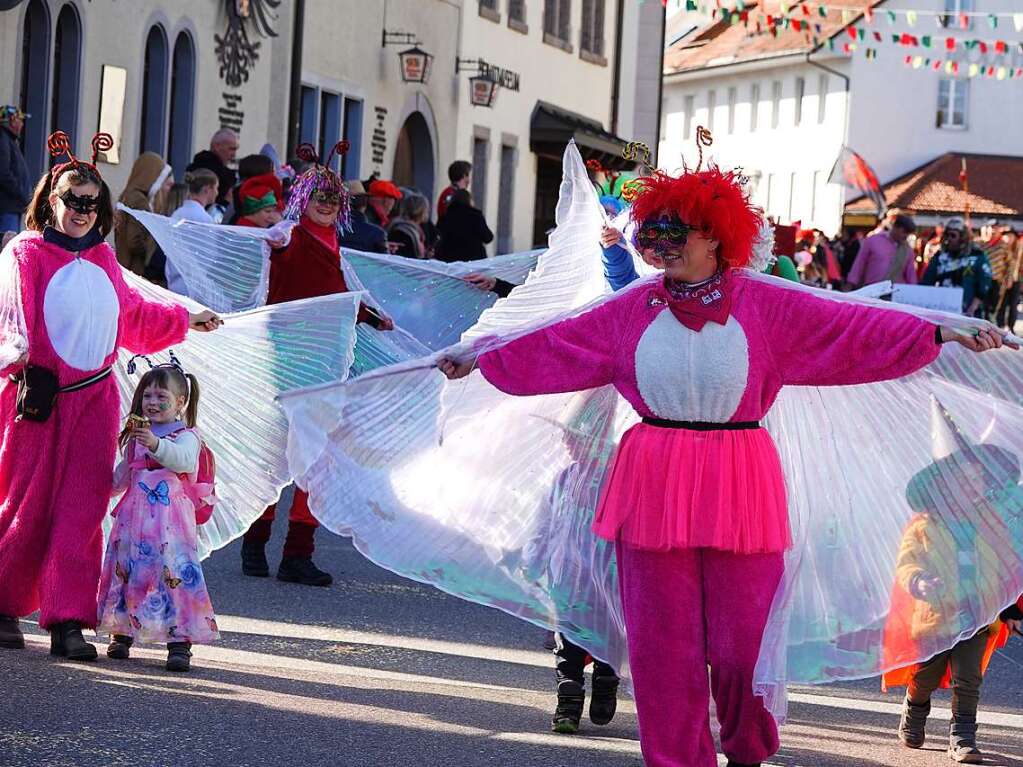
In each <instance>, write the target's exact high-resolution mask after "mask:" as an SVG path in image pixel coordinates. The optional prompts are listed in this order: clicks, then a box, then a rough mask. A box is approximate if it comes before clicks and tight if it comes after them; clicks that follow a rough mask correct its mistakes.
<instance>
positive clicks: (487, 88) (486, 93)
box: [469, 75, 497, 107]
mask: <svg viewBox="0 0 1023 767" xmlns="http://www.w3.org/2000/svg"><path fill="white" fill-rule="evenodd" d="M496 100H497V83H496V82H495V81H494V79H493V78H491V77H490V76H489V75H476V77H470V78H469V102H470V103H471V104H472V105H473V106H474V107H492V106H494V101H496Z"/></svg>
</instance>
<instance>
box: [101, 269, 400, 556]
mask: <svg viewBox="0 0 1023 767" xmlns="http://www.w3.org/2000/svg"><path fill="white" fill-rule="evenodd" d="M124 276H125V279H126V280H127V281H128V283H129V285H131V286H132V287H133V288H135V289H136V290H138V291H139V292H140V293H142V294H143V295H144V296H146V298H148V299H150V300H156V301H163V302H167V303H181V304H185V305H186V306H188V307H189V310H190V311H198V310H200V309H201V308H202V307H201V306H200V305H198V304H197V303H196V302H194V301H191V300H189V299H185V298H183V297H181V296H177V295H175V294H173V293H170V292H168V291H166V290H164V289H162V288H159V287H157V286H155V285H152V284H150V283H148V282H146V281H144V280H142V279H140V278H138V277H136V276H135V275H133V274H131V273H130V272H127V271H125V272H124ZM359 298H360V294H358V293H341V294H338V295H333V296H324V297H322V298H313V299H308V300H304V301H292V302H289V303H284V304H275V305H273V306H267V307H263V308H260V309H253V310H249V311H245V312H240V313H236V314H227V315H225V316H224V320H225V322H224V325H223V327H221V328H220V329H219V330H217V331H216V332H213V333H195V332H193V333H189V335H188V338H187V339H186V340H185V342H184V343H182V344H181V345H179V346H177V347H175V348H174V349H173V351H174V353H175V355H176V356H177V358H178V359H179V360H180V362H181V365H182V367H183V368H184V369H185V371H186V372H190V373H194V374H195V375H196V377H197V379H198V381H199V387H200V392H201V396H200V401H199V424H198V427H199V431H200V433H201V434H202V436H203V439H204V441H205V442H206V443H207V444H208V445H209V447H210V449H211V450H212V452H213V454H214V456H215V457H216V461H217V478H216V479H217V483H216V484H217V496H218V499H219V501H218V503H217V504H216V506H215V507H214V513H213V516H212V518H211V519H210V520H209V521H208V522H207V523H206V524H204V525H201V526H200V527H199V554H200V556H201V557H206V556H208V555H209V553H210V552H212V551H213V550H215V549H218V548H220V547H221V546H224V545H225V544H227V543H229V542H230V541H231V540H233V539H234V538H237V537H238V536H239V535H241V534H242V533H244V532H245V531H246V530H247V529H248V528H249V525H251V524H252V522H254V521H255V520H256V519H257V518H258V517H259V515H260V514H261V513H262V512H263V510H264V509H265V508H266V506H267V505H268V504H270V503H274V502H275V501H276V500H277V498H278V496H279V494H280V491H281V489H282V488H283V487H284V486H286V485H287V484H289V483H290V482H291V474H290V472H289V469H288V464H287V459H286V448H287V436H288V424H287V420H286V419H285V417H284V413H283V412H282V410H281V408H280V406H279V405H278V404H277V403H276V402H275V397H277V396H278V395H280V394H281V393H283V392H286V391H288V390H290V389H293V388H298V387H305V386H311V385H315V384H319V383H323V382H325V381H335V380H344V379H345V378H346V377H347V376H348V371H349V369H350V368H351V365H352V361H353V359H354V346H355V338H356V330H355V319H356V315H357V312H358V308H359ZM130 356H131V355H130V354H128V353H127V352H122V353H121V357H120V359H119V361H118V364H117V365H116V366H115V374H116V377H117V382H118V386H119V388H120V391H121V409H122V415H125V416H126V415H127V413H128V410H129V409H130V406H131V398H132V394H133V393H134V391H135V387H136V385H137V384H138V380H139V378H140V377H141V375H142V373H144V372H145V371H146V370H147V369H148V366H147V365H146V364H145V363H144V362H140V363H138V364H139V365H140V368H139V370H138V371H137V372H136V373H135V374H134V375H131V374H129V373H128V372H127V368H126V363H127V361H128V359H129V358H130ZM150 359H151V360H152V361H153V362H154V363H159V362H167V361H168V359H169V358H168V356H167V355H166V354H157V355H153V356H152V357H150ZM392 359H394V358H392Z"/></svg>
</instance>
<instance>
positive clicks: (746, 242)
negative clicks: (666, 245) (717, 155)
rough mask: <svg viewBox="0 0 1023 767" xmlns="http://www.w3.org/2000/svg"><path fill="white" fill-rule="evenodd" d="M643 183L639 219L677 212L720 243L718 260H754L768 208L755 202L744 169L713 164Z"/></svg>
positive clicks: (635, 211)
mask: <svg viewBox="0 0 1023 767" xmlns="http://www.w3.org/2000/svg"><path fill="white" fill-rule="evenodd" d="M637 184H638V185H639V193H638V194H637V196H636V199H635V201H634V202H633V203H632V220H633V221H635V222H640V221H644V220H648V219H656V218H659V217H660V216H662V215H664V214H665V213H669V214H670V213H676V214H677V215H678V217H679V218H680V219H682V221H683V222H684V223H686V224H689V225H690V226H691V227H693V229H695V230H696V231H699V232H700V233H701V234H703V235H704V236H706V237H710V238H711V239H714V240H717V241H718V242H719V243H720V244H719V245H718V261H719V262H720V263H721V265H722V266H724V267H742V266H746V265H747V264H749V262H750V259H751V258H752V256H753V243H754V241H755V240H756V238H757V236H758V235H759V233H760V224H761V220H762V212H761V210H760V209H759V208H757V207H755V206H754V205H751V204H750V201H749V197H748V195H747V194H746V192H745V191H744V190H743V188H742V184H741V183H740V181H739V173H738V172H736V171H728V172H723V171H721V170H720V169H719V168H717V167H715V166H711V167H709V168H707V169H706V170H701V171H696V172H692V173H683V174H682V175H681V176H679V177H678V178H675V177H674V176H669V175H668V174H667V173H665V172H663V171H657V172H655V173H654V174H653V175H652V176H647V177H645V178H641V179H638V180H637Z"/></svg>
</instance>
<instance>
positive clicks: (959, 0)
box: [938, 0, 973, 29]
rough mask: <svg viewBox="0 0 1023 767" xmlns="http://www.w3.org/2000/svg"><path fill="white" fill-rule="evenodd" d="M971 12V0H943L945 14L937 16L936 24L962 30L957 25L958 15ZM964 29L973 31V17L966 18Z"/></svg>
mask: <svg viewBox="0 0 1023 767" xmlns="http://www.w3.org/2000/svg"><path fill="white" fill-rule="evenodd" d="M971 11H973V0H945V14H944V15H943V16H938V23H939V24H940V25H941V26H943V27H946V28H948V27H951V28H954V29H962V27H961V25H960V24H959V17H960V15H962V14H964V13H966V14H969V13H970V12H971ZM966 29H973V17H972V16H967V17H966Z"/></svg>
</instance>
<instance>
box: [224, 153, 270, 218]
mask: <svg viewBox="0 0 1023 767" xmlns="http://www.w3.org/2000/svg"><path fill="white" fill-rule="evenodd" d="M250 178H263V179H265V180H266V181H267V183H269V184H271V185H272V186H273V188H274V192H275V193H276V194H277V198H278V199H279V200H280V201H281V210H284V186H283V184H282V183H281V180H280V179H279V178H278V177H277V174H276V173H275V172H274V163H273V160H272V159H271V158H269V157H267V156H266V155H264V154H248V155H245V156H244V157H243V158H242V159H240V160H239V161H238V185H237V186H236V187H235V188H234V189H232V190H231V194H230V195H229V198H228V199H229V201H230V207H229V208H228V209H227V211H226V212H225V213H224V222H225V223H228V224H231V225H237V224H238V219H239V218H241V217H242V215H243V214H242V212H241V211H240V210H239V202H238V191H239V190H240V189H241V186H242V184H244V183H245V182H246V181H248V180H249V179H250ZM271 179H272V180H271Z"/></svg>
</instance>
